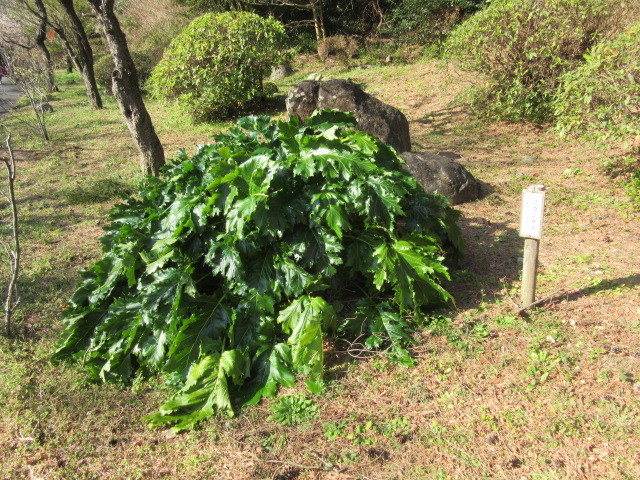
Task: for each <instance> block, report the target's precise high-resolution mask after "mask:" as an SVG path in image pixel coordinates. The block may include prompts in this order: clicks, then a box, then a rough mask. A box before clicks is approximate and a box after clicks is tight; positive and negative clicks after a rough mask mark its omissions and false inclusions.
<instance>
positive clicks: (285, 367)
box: [54, 112, 461, 429]
mask: <svg viewBox="0 0 640 480" xmlns="http://www.w3.org/2000/svg"><path fill="white" fill-rule="evenodd" d="M355 125H356V122H355V119H354V117H353V115H349V114H344V113H339V112H325V113H323V114H319V115H315V116H312V117H311V118H310V119H308V120H307V124H306V125H302V124H301V122H300V121H299V120H297V119H292V120H291V121H290V122H282V121H280V122H275V123H274V122H269V119H268V118H265V117H261V118H256V117H247V118H244V119H242V120H240V121H239V122H238V125H237V127H234V128H233V129H232V130H231V132H230V133H228V134H222V135H218V136H217V137H216V138H215V140H216V143H214V144H211V145H205V146H202V147H201V148H200V149H199V150H198V151H197V153H196V154H195V155H194V156H193V157H191V158H189V157H188V156H187V155H186V154H184V153H183V154H181V156H180V157H179V159H178V162H176V163H174V164H172V165H170V166H168V167H167V168H166V169H165V171H164V179H155V178H151V177H150V178H148V179H147V180H146V184H144V185H143V187H142V188H141V189H140V191H139V194H138V196H137V197H133V198H130V199H129V200H128V201H127V202H126V204H124V205H120V206H117V207H116V208H115V209H114V211H113V213H112V216H111V225H110V226H109V227H107V229H106V230H107V234H106V236H105V237H104V238H103V239H102V243H103V245H104V258H103V259H102V260H100V261H99V262H98V263H96V264H95V265H94V266H93V267H92V268H91V269H90V270H88V271H84V272H83V273H82V277H83V280H82V282H81V284H80V286H79V288H78V290H77V291H76V292H75V294H74V295H73V297H72V298H71V301H70V307H69V309H68V310H67V312H66V316H65V327H64V330H63V332H62V339H61V341H60V344H59V346H58V349H57V351H56V353H55V355H54V359H55V360H61V359H65V358H73V359H76V360H77V361H82V363H83V365H84V366H85V367H87V368H88V370H89V373H90V375H91V376H92V377H93V378H94V379H96V380H102V381H106V380H119V381H123V382H127V381H129V380H130V379H131V378H132V377H133V375H135V374H136V370H139V371H141V372H142V373H145V372H146V373H156V372H162V373H164V374H165V375H166V376H167V377H168V379H169V380H170V381H171V382H172V384H174V385H182V388H181V389H180V391H178V392H177V393H176V394H175V395H174V396H173V397H172V398H171V399H170V400H169V401H167V402H166V403H165V404H164V405H163V406H162V407H161V408H160V411H159V412H158V413H157V414H154V415H152V416H151V417H150V418H149V419H150V421H151V423H152V424H153V425H167V424H169V425H175V426H176V427H175V428H177V429H185V428H190V427H192V426H193V425H194V424H195V423H196V422H197V421H199V420H201V419H203V418H206V417H208V416H210V415H212V414H213V413H214V412H227V413H230V414H231V413H233V411H234V405H246V404H252V403H255V402H257V401H259V400H260V398H261V397H263V396H272V395H273V394H274V393H275V392H276V390H277V388H278V386H279V385H285V386H292V385H293V384H294V382H295V376H294V375H295V374H296V373H299V374H303V375H305V376H306V378H307V382H306V383H307V386H308V387H309V389H310V390H311V391H313V392H317V391H319V390H320V389H321V388H322V378H323V339H324V338H325V336H326V335H327V334H328V333H330V332H338V333H339V334H341V335H345V336H350V337H351V338H355V337H358V338H359V339H360V340H359V341H362V342H363V343H364V344H365V345H366V347H367V348H371V349H374V348H381V347H384V348H388V349H389V351H390V352H391V354H392V355H393V356H394V357H396V358H397V359H398V360H399V361H401V362H403V363H405V364H411V358H410V357H409V354H408V352H407V350H406V349H405V347H406V346H407V345H408V344H410V343H411V342H412V339H411V337H410V336H409V335H410V333H411V329H412V325H414V323H413V322H420V321H421V319H422V320H424V319H425V318H426V317H425V312H426V309H428V308H430V307H432V306H435V305H439V304H442V303H443V302H446V301H447V300H449V299H450V296H449V294H448V293H447V292H446V291H445V290H444V289H443V288H442V287H441V286H440V284H439V282H440V280H442V279H446V278H448V273H447V269H446V268H445V267H444V266H443V264H442V262H443V259H444V254H443V248H444V247H445V246H446V245H449V246H450V247H451V248H452V249H454V250H455V249H459V248H460V247H461V239H460V231H459V229H458V227H457V224H456V220H457V217H458V212H457V211H455V210H453V209H451V208H450V207H448V206H447V202H446V200H445V199H444V197H440V196H437V195H427V194H426V193H424V190H422V189H421V187H419V185H418V184H417V183H416V181H415V180H414V179H413V178H412V177H411V176H410V175H409V174H408V173H407V172H406V171H405V170H403V166H404V163H403V162H402V160H401V159H400V158H399V157H398V156H397V154H396V153H395V152H394V151H393V150H392V149H391V148H390V147H388V146H386V145H384V144H382V143H381V142H380V141H379V140H377V139H376V138H374V137H372V136H370V135H368V134H366V133H364V132H361V131H358V130H353V127H354V126H355ZM339 312H341V314H342V315H343V317H344V319H342V320H340V319H338V316H337V315H338V313H339ZM405 314H411V320H407V319H406V318H405ZM410 322H411V323H410Z"/></svg>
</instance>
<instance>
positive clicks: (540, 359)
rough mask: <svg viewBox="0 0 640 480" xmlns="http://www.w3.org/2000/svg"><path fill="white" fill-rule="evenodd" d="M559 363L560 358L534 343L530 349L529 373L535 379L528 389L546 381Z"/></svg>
mask: <svg viewBox="0 0 640 480" xmlns="http://www.w3.org/2000/svg"><path fill="white" fill-rule="evenodd" d="M558 363H559V360H558V358H557V357H556V356H555V355H553V354H551V353H549V351H548V350H545V349H544V348H542V347H540V346H539V345H534V346H533V347H532V348H531V350H530V351H529V366H528V367H527V374H528V375H530V376H532V377H533V381H532V382H531V383H530V384H529V386H528V387H527V390H533V389H534V388H535V387H536V386H538V385H540V384H542V383H544V382H546V381H547V378H548V377H549V374H550V373H551V372H553V370H554V369H555V368H556V365H557V364H558Z"/></svg>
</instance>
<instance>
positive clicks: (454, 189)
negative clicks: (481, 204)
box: [400, 152, 482, 205]
mask: <svg viewBox="0 0 640 480" xmlns="http://www.w3.org/2000/svg"><path fill="white" fill-rule="evenodd" d="M400 156H401V157H402V158H403V159H404V161H405V162H407V165H408V168H407V170H409V172H410V173H411V174H412V175H413V176H414V178H415V179H416V180H417V182H418V183H419V184H420V185H421V186H422V188H424V190H425V192H427V193H435V192H438V193H439V194H441V195H444V196H445V197H447V198H448V199H449V201H450V202H451V204H452V205H458V204H460V203H465V202H470V201H472V200H477V199H478V198H480V195H481V194H482V187H481V184H480V182H478V181H477V180H476V179H475V178H474V177H473V175H471V174H470V173H469V172H468V171H467V169H466V168H464V167H463V166H462V165H460V164H459V163H458V162H455V161H454V160H451V159H450V158H447V157H444V156H442V155H436V154H433V153H428V152H413V153H411V152H405V153H403V154H402V155H400Z"/></svg>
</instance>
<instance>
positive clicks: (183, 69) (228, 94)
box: [150, 12, 286, 121]
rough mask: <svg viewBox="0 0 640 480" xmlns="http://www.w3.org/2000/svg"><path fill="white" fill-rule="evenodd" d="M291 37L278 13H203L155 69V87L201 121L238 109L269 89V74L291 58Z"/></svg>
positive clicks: (170, 47)
mask: <svg viewBox="0 0 640 480" xmlns="http://www.w3.org/2000/svg"><path fill="white" fill-rule="evenodd" d="M285 39H286V36H285V31H284V27H283V26H282V24H280V23H279V22H278V21H276V20H274V19H272V18H267V19H264V18H261V17H259V16H257V15H255V14H252V13H246V12H227V13H221V14H206V15H203V16H202V17H200V18H197V19H196V20H194V21H193V22H192V23H191V24H190V25H189V26H188V27H187V28H185V29H184V31H183V32H182V33H181V34H180V35H178V36H177V37H176V38H175V39H174V40H173V42H171V45H170V46H169V48H168V49H167V50H166V51H165V54H164V56H163V58H162V60H161V61H160V62H159V63H158V65H157V66H156V68H155V69H154V70H153V73H152V75H151V80H150V83H151V86H152V89H153V91H154V93H155V94H157V95H158V96H159V97H162V98H176V99H177V100H178V104H179V105H180V106H181V107H182V108H183V109H184V110H185V111H187V112H188V113H190V114H191V115H193V117H194V118H195V119H196V120H199V121H203V120H210V119H213V118H219V117H224V116H228V115H230V114H235V113H237V112H239V111H242V110H243V108H245V107H246V106H247V104H249V103H250V102H251V101H253V100H256V99H259V98H261V97H262V96H263V95H264V92H263V78H264V77H265V76H266V75H268V74H269V73H270V71H271V68H272V67H273V66H274V65H277V64H280V63H283V62H284V61H285V60H286V54H285V53H284V51H283V48H284V45H285Z"/></svg>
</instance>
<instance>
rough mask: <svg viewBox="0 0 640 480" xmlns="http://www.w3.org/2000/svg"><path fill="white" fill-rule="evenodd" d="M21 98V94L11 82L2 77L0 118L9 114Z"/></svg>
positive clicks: (7, 78)
mask: <svg viewBox="0 0 640 480" xmlns="http://www.w3.org/2000/svg"><path fill="white" fill-rule="evenodd" d="M21 96H22V92H20V90H19V89H18V87H17V86H16V84H15V83H13V80H11V79H10V78H9V77H2V85H0V116H2V115H4V114H6V113H9V111H10V110H11V109H12V108H13V107H15V106H16V103H18V100H19V99H20V97H21Z"/></svg>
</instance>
